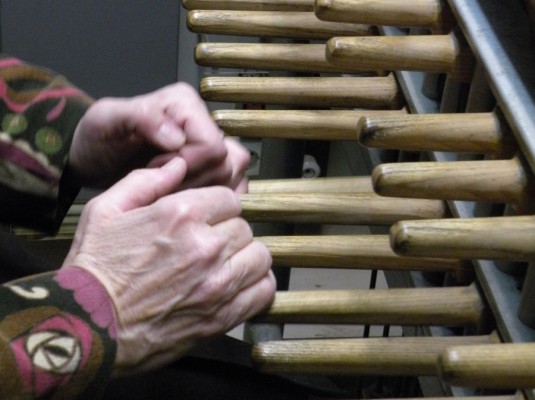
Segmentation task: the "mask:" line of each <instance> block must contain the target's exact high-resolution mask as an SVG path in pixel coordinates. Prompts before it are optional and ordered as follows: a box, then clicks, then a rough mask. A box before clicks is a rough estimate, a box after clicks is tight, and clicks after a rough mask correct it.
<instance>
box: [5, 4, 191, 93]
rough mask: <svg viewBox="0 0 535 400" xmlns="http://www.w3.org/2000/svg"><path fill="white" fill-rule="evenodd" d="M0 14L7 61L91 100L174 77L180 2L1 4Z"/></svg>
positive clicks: (137, 90) (158, 84)
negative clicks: (18, 61) (62, 78)
mask: <svg viewBox="0 0 535 400" xmlns="http://www.w3.org/2000/svg"><path fill="white" fill-rule="evenodd" d="M0 7H1V8H0V13H1V19H0V23H1V39H2V40H1V45H2V51H3V52H4V53H7V54H10V55H14V56H17V57H19V58H22V59H24V60H25V61H28V62H32V63H37V64H39V65H42V66H46V67H48V68H51V69H53V70H55V71H58V72H61V73H63V74H64V75H66V76H67V77H68V78H69V79H70V80H71V81H72V82H74V83H75V84H76V85H78V86H79V87H81V88H83V89H84V90H86V91H87V92H88V93H89V94H90V95H92V96H95V97H101V96H109V95H113V96H131V95H135V94H141V93H145V92H147V91H151V90H154V89H156V88H158V87H161V86H163V85H166V84H169V83H171V82H175V81H176V80H177V76H178V75H179V71H178V57H179V50H178V43H179V36H180V35H179V31H180V29H181V28H180V2H179V1H178V0H1V1H0ZM183 50H184V49H183ZM188 50H189V49H188ZM182 57H183V58H192V54H191V57H190V53H188V54H184V55H183V56H182ZM188 68H189V67H188Z"/></svg>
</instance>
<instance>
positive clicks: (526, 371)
mask: <svg viewBox="0 0 535 400" xmlns="http://www.w3.org/2000/svg"><path fill="white" fill-rule="evenodd" d="M438 369H439V376H440V378H441V379H442V380H444V381H445V382H447V383H449V384H452V385H456V386H469V387H477V388H489V389H528V388H530V389H533V388H535V343H500V344H488V345H471V346H468V345H467V346H455V347H450V348H448V349H446V350H444V351H443V352H442V353H441V354H440V357H439V361H438Z"/></svg>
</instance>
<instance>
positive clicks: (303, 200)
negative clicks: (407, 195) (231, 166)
mask: <svg viewBox="0 0 535 400" xmlns="http://www.w3.org/2000/svg"><path fill="white" fill-rule="evenodd" d="M240 200H241V205H242V217H243V218H245V219H246V220H248V221H250V222H288V223H290V222H292V223H330V224H344V225H347V224H350V225H351V224H357V225H390V224H392V223H394V222H396V221H400V220H402V219H421V218H442V217H444V216H445V215H446V213H447V207H446V205H445V204H444V203H443V202H442V201H438V200H421V199H396V198H389V197H381V196H377V195H375V194H348V193H336V194H326V193H316V194H314V195H313V196H312V195H310V194H308V193H306V194H303V193H299V194H287V193H277V194H264V193H263V194H251V193H249V194H242V195H240Z"/></svg>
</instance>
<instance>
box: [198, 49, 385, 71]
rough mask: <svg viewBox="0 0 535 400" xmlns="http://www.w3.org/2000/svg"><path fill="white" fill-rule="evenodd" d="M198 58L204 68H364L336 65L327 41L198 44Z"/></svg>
mask: <svg viewBox="0 0 535 400" xmlns="http://www.w3.org/2000/svg"><path fill="white" fill-rule="evenodd" d="M195 61H196V62H197V64H199V65H201V66H204V67H218V68H239V69H260V70H269V71H293V72H325V73H353V72H363V71H366V72H369V71H376V70H377V68H374V69H371V70H364V69H363V68H362V67H359V66H358V65H352V64H351V63H346V64H345V65H334V64H331V63H330V62H328V61H327V59H326V58H325V45H324V44H296V43H289V44H286V43H252V44H251V43H209V42H205V43H199V44H198V45H197V46H196V47H195Z"/></svg>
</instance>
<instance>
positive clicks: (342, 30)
mask: <svg viewBox="0 0 535 400" xmlns="http://www.w3.org/2000/svg"><path fill="white" fill-rule="evenodd" d="M187 22H188V28H189V30H190V31H192V32H195V33H205V34H215V35H236V36H261V37H284V38H294V39H315V40H326V39H330V38H332V37H334V36H367V35H372V34H376V33H377V30H376V28H375V27H374V26H372V25H363V24H348V23H336V22H327V21H321V20H319V19H318V18H317V17H316V16H315V15H314V13H312V12H307V11H305V12H287V11H234V10H231V11H225V10H194V11H190V12H189V13H188V21H187Z"/></svg>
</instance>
